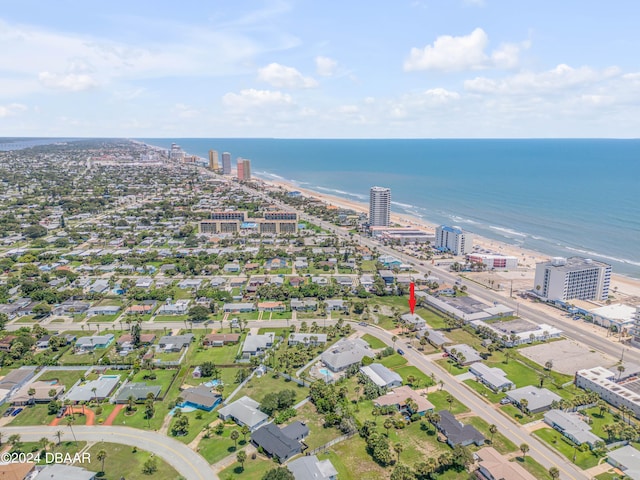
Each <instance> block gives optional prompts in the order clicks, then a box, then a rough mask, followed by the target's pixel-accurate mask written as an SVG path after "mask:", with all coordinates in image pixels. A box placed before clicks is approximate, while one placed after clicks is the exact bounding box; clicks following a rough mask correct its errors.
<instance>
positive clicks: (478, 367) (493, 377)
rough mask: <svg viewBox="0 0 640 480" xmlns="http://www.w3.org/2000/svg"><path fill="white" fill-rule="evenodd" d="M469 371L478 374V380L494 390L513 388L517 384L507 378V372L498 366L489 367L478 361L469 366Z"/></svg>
mask: <svg viewBox="0 0 640 480" xmlns="http://www.w3.org/2000/svg"><path fill="white" fill-rule="evenodd" d="M469 372H471V373H473V374H474V375H475V376H476V380H478V381H479V382H482V383H484V384H485V385H486V386H487V387H489V388H490V389H491V390H493V391H494V392H501V391H504V390H511V389H512V388H514V387H515V386H516V385H515V383H513V382H512V381H511V380H509V379H508V378H507V374H506V373H504V371H503V370H502V369H501V368H498V367H488V366H487V365H485V364H484V363H481V362H476V363H474V364H473V365H471V366H470V367H469Z"/></svg>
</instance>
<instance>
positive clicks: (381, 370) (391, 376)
mask: <svg viewBox="0 0 640 480" xmlns="http://www.w3.org/2000/svg"><path fill="white" fill-rule="evenodd" d="M360 372H362V373H363V374H364V375H366V376H367V377H368V378H369V380H371V381H372V382H373V383H375V384H376V385H377V386H379V387H384V388H393V387H399V386H400V385H402V377H401V376H400V375H398V374H397V373H396V372H394V371H393V370H389V369H388V368H387V367H385V366H384V365H382V364H381V363H372V364H371V365H365V366H364V367H360Z"/></svg>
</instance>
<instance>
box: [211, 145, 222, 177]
mask: <svg viewBox="0 0 640 480" xmlns="http://www.w3.org/2000/svg"><path fill="white" fill-rule="evenodd" d="M219 168H220V165H219V164H218V152H216V151H215V150H209V170H212V171H214V172H215V171H217V170H218V169H219Z"/></svg>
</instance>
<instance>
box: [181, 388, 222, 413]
mask: <svg viewBox="0 0 640 480" xmlns="http://www.w3.org/2000/svg"><path fill="white" fill-rule="evenodd" d="M180 395H181V396H182V399H183V401H182V403H180V404H178V406H179V407H192V408H197V409H199V410H204V411H205V412H210V411H212V410H213V409H214V408H216V406H217V405H218V404H219V403H221V402H222V396H221V395H220V394H219V393H216V392H213V391H212V390H211V388H209V387H205V386H204V385H200V386H198V387H194V388H187V389H186V390H184V391H183V392H182V393H181V394H180Z"/></svg>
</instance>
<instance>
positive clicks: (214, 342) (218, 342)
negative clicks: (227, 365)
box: [202, 333, 240, 347]
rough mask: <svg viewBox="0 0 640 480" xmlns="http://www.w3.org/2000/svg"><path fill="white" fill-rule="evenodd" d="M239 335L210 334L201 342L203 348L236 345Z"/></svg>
mask: <svg viewBox="0 0 640 480" xmlns="http://www.w3.org/2000/svg"><path fill="white" fill-rule="evenodd" d="M238 341H240V334H238V333H210V334H208V335H206V336H205V337H204V339H203V340H202V345H204V346H205V347H222V346H223V345H228V344H231V343H238Z"/></svg>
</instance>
